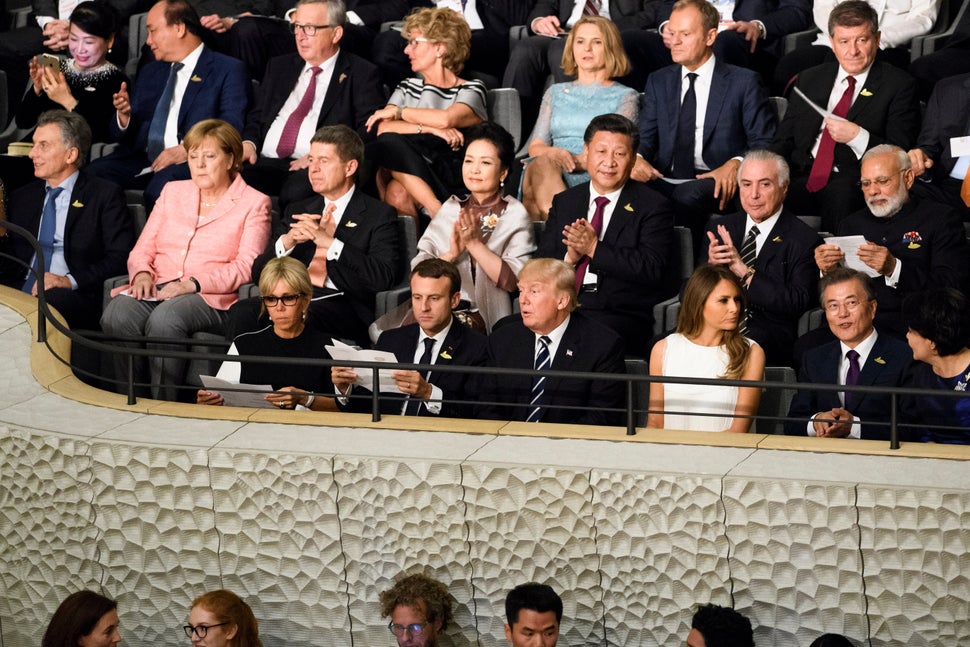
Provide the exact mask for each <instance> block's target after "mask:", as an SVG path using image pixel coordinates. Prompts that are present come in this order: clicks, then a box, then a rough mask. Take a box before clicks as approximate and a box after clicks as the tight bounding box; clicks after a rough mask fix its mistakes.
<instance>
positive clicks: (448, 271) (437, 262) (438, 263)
mask: <svg viewBox="0 0 970 647" xmlns="http://www.w3.org/2000/svg"><path fill="white" fill-rule="evenodd" d="M415 274H416V275H418V276H420V277H422V278H426V279H440V278H441V277H445V278H447V279H448V281H449V283H451V286H450V288H449V290H448V294H449V296H453V295H454V294H455V293H457V292H458V291H459V290H461V275H460V274H459V273H458V268H457V267H455V265H454V263H449V262H448V261H443V260H441V259H440V258H426V259H424V260H423V261H421V262H420V263H418V264H417V265H415V266H414V268H413V269H412V270H411V274H410V277H411V278H413V277H414V275H415Z"/></svg>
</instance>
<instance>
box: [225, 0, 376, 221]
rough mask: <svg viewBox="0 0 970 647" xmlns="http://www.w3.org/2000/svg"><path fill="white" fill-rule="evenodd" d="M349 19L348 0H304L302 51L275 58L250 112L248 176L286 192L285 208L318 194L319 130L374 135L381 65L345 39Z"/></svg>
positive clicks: (299, 27) (299, 25)
mask: <svg viewBox="0 0 970 647" xmlns="http://www.w3.org/2000/svg"><path fill="white" fill-rule="evenodd" d="M345 20H346V14H345V13H344V11H343V2H342V1H341V0H300V2H298V3H297V6H296V10H295V11H294V12H293V23H292V27H293V37H294V39H295V41H296V53H295V54H286V55H284V56H280V57H277V58H274V59H272V60H271V61H270V62H269V65H268V66H267V68H266V75H265V76H264V77H263V82H262V83H261V84H260V85H259V87H258V88H257V89H256V98H255V101H254V102H253V107H252V108H251V109H250V111H249V114H248V115H247V116H246V126H245V128H243V131H242V136H243V154H244V158H245V160H246V162H248V164H249V165H248V166H246V167H244V168H243V178H244V179H245V180H246V182H247V183H248V184H249V185H250V186H252V187H254V188H255V189H257V190H259V191H262V192H264V193H267V194H270V195H276V194H278V195H279V196H280V209H281V210H283V211H285V210H286V207H287V205H289V203H290V202H292V201H293V200H300V199H305V198H308V197H310V196H311V195H312V194H313V191H312V189H311V188H310V184H309V182H308V180H307V177H306V168H307V166H308V162H307V157H308V156H309V153H310V139H311V138H312V137H313V133H315V132H316V131H317V129H318V128H321V127H322V126H332V125H337V124H344V125H345V126H350V127H351V128H353V129H355V130H356V131H357V132H358V133H359V134H360V135H361V136H362V137H366V135H367V129H366V128H365V127H364V124H365V122H366V121H367V118H368V117H369V116H370V115H371V114H373V112H374V111H375V110H377V109H378V108H380V107H381V106H382V105H383V104H384V99H385V95H384V88H382V87H381V82H380V79H379V78H378V77H379V74H378V71H377V68H375V67H374V66H373V65H372V64H370V63H368V62H367V61H365V60H363V59H361V58H360V57H358V56H356V55H354V54H351V53H350V52H346V51H344V50H342V49H341V47H340V44H341V43H342V41H343V35H344V23H345ZM320 25H328V27H326V28H321V27H319V26H320ZM311 32H312V33H311ZM294 171H300V172H299V173H294Z"/></svg>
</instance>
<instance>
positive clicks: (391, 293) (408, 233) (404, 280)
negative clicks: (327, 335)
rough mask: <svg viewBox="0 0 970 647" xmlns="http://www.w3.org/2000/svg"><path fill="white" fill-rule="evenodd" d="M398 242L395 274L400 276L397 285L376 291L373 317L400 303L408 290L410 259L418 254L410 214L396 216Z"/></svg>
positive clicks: (414, 230)
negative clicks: (397, 261)
mask: <svg viewBox="0 0 970 647" xmlns="http://www.w3.org/2000/svg"><path fill="white" fill-rule="evenodd" d="M397 228H398V243H399V244H400V246H401V247H400V250H399V256H400V261H399V265H398V271H397V275H398V276H399V277H401V279H400V280H399V281H398V283H397V285H395V286H394V287H393V288H391V289H389V290H382V291H381V292H378V293H377V295H376V297H375V299H374V318H375V319H376V318H377V317H380V316H381V315H382V314H384V313H385V312H387V311H388V310H390V309H392V308H395V307H397V306H398V305H399V304H400V303H402V298H403V297H402V295H404V294H407V292H408V290H410V285H411V284H410V281H409V280H408V277H409V276H410V274H411V259H412V258H414V257H415V256H417V254H418V226H417V223H416V222H415V221H414V218H412V217H411V216H405V215H399V216H398V217H397Z"/></svg>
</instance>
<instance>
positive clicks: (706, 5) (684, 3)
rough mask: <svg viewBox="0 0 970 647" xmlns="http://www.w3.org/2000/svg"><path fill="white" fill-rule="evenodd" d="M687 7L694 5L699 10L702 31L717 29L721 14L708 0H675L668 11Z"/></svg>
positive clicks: (671, 11)
mask: <svg viewBox="0 0 970 647" xmlns="http://www.w3.org/2000/svg"><path fill="white" fill-rule="evenodd" d="M688 7H694V8H695V9H697V10H698V11H699V12H701V27H703V28H704V31H711V30H712V29H717V27H718V25H719V24H720V22H721V14H719V13H718V11H717V9H715V8H714V5H713V4H711V3H710V2H708V0H677V2H675V3H674V6H673V7H672V8H671V9H670V13H673V12H675V11H679V10H681V9H687V8H688Z"/></svg>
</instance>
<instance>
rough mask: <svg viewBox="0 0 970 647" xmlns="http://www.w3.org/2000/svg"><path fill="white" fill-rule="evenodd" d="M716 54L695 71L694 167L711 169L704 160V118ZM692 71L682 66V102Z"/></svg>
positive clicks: (705, 116)
mask: <svg viewBox="0 0 970 647" xmlns="http://www.w3.org/2000/svg"><path fill="white" fill-rule="evenodd" d="M714 64H715V60H714V56H713V55H712V56H711V57H710V58H709V59H707V60H706V61H705V62H704V63H703V64H702V65H701V66H700V67H698V68H697V69H696V70H694V71H693V73H694V74H696V75H697V78H696V79H694V96H696V97H697V116H696V117H695V118H694V168H697V169H702V170H705V171H709V170H710V169H709V168H708V166H707V164H706V163H705V162H704V120H705V119H706V118H707V101H708V99H710V96H711V81H712V80H713V79H714ZM690 73H691V70H688V69H687V68H686V67H684V66H681V68H680V79H681V81H680V102H681V103H683V102H684V97H685V96H686V95H687V89H688V88H689V87H690V80H689V79H688V78H687V75H688V74H690Z"/></svg>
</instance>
